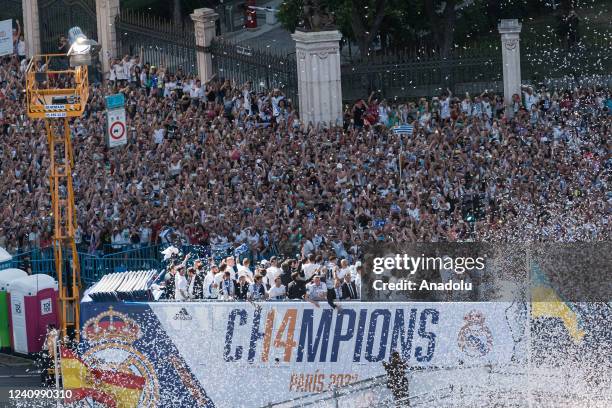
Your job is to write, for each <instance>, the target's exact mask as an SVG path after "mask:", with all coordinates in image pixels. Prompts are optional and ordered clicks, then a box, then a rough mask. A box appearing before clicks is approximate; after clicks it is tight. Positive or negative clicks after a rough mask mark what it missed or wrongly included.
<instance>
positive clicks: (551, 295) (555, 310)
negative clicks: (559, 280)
mask: <svg viewBox="0 0 612 408" xmlns="http://www.w3.org/2000/svg"><path fill="white" fill-rule="evenodd" d="M531 317H533V318H538V317H543V318H551V317H552V318H558V319H561V321H562V322H563V325H564V326H565V329H566V330H567V332H568V333H569V335H570V336H571V338H572V339H573V340H574V342H575V343H578V342H580V341H581V340H582V338H583V337H584V331H583V330H582V329H581V327H580V318H579V315H578V313H577V312H576V311H575V307H574V306H573V305H572V304H571V302H567V301H565V300H564V299H563V298H562V297H561V295H559V294H558V293H557V292H556V291H555V289H554V288H553V287H552V285H551V284H550V282H549V281H548V279H547V278H546V276H544V274H543V273H542V271H541V269H540V267H539V266H538V265H534V266H533V268H532V270H531Z"/></svg>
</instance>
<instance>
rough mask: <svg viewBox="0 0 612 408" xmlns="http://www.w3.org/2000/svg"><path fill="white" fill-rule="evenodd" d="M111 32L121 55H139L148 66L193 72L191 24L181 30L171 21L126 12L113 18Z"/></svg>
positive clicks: (193, 36)
mask: <svg viewBox="0 0 612 408" xmlns="http://www.w3.org/2000/svg"><path fill="white" fill-rule="evenodd" d="M115 29H116V35H117V44H118V49H119V53H120V54H121V55H125V54H129V55H142V58H143V59H142V61H143V62H149V63H150V64H152V65H157V66H164V67H166V68H168V69H170V70H171V71H176V70H178V69H179V68H180V69H182V70H183V71H184V72H186V73H191V74H196V73H197V64H196V61H197V60H196V44H195V34H194V28H193V22H191V21H185V22H184V23H183V26H182V27H181V26H177V25H175V24H174V23H173V22H172V21H171V20H166V19H163V18H161V17H157V16H154V15H149V14H145V13H141V12H136V11H133V10H129V9H126V10H121V13H120V14H119V15H118V16H117V18H116V20H115Z"/></svg>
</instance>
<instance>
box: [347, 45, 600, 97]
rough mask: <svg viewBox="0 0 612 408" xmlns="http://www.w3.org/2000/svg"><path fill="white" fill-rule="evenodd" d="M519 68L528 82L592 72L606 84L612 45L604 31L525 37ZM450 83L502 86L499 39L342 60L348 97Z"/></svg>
mask: <svg viewBox="0 0 612 408" xmlns="http://www.w3.org/2000/svg"><path fill="white" fill-rule="evenodd" d="M521 71H522V77H523V81H524V82H526V83H545V84H547V85H555V84H557V85H563V84H569V83H576V82H580V81H578V79H579V78H589V81H590V83H592V82H595V83H598V82H597V81H599V83H598V84H599V85H606V84H607V83H608V82H607V81H609V79H606V78H608V77H607V76H606V75H608V76H609V74H610V72H612V48H610V46H609V45H607V44H606V41H605V37H604V38H600V39H595V40H592V41H591V40H589V42H586V43H579V44H575V45H573V46H571V47H568V46H566V45H565V44H563V43H562V42H561V41H557V40H555V39H550V40H549V41H521ZM568 78H569V79H571V80H568ZM602 81H603V82H602ZM446 88H450V89H451V90H452V91H454V93H455V94H462V93H464V92H470V93H481V92H482V91H484V90H485V89H487V90H490V91H494V92H502V91H503V78H502V57H501V49H500V45H494V44H486V43H484V44H481V45H479V46H475V47H472V48H458V49H456V50H455V51H454V52H453V53H452V55H451V56H450V57H448V58H442V57H440V56H439V55H436V54H435V53H431V52H429V53H424V52H420V51H418V50H416V51H412V52H405V53H398V54H392V55H374V56H369V57H366V58H361V59H357V60H351V61H349V62H347V63H345V64H344V65H343V66H342V94H343V99H344V100H345V101H354V100H356V99H359V98H363V97H364V96H367V95H369V94H370V92H373V91H374V92H377V93H379V94H380V95H382V96H383V97H385V98H387V99H390V100H404V99H407V98H414V97H419V96H432V95H437V94H439V93H440V92H442V91H443V90H445V89H446Z"/></svg>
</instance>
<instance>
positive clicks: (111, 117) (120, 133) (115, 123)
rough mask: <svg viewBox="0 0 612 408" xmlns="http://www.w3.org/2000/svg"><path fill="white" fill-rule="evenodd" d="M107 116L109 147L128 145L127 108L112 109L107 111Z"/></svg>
mask: <svg viewBox="0 0 612 408" xmlns="http://www.w3.org/2000/svg"><path fill="white" fill-rule="evenodd" d="M106 116H107V137H108V147H116V146H123V145H125V144H127V127H126V121H125V108H117V109H110V110H108V111H107V114H106Z"/></svg>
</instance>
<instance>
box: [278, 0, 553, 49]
mask: <svg viewBox="0 0 612 408" xmlns="http://www.w3.org/2000/svg"><path fill="white" fill-rule="evenodd" d="M303 1H304V0H284V1H283V3H282V4H281V7H280V11H279V15H278V18H279V20H280V22H281V24H282V25H283V27H284V28H285V29H287V30H289V31H291V32H293V31H295V29H296V28H297V27H298V26H299V22H300V15H301V10H302V7H303V4H304V3H303ZM320 4H321V5H322V6H323V7H326V8H327V9H328V11H329V12H331V13H333V15H334V16H335V19H336V24H337V26H338V29H339V30H340V31H341V32H342V35H343V36H344V37H345V38H347V39H349V40H351V41H352V42H354V43H356V44H357V45H358V46H359V49H360V51H361V53H362V55H366V54H369V53H371V52H372V51H373V48H374V47H373V45H372V44H373V43H374V42H376V43H377V42H378V39H380V44H381V47H382V48H383V49H391V50H398V49H404V48H413V49H414V48H425V49H429V50H432V49H435V50H437V51H438V52H440V53H441V54H443V55H448V54H449V53H450V52H452V49H453V48H454V47H457V46H462V45H464V44H466V43H469V42H471V41H473V39H474V38H475V37H477V36H481V35H486V34H490V33H492V32H494V30H496V27H497V23H498V21H499V19H501V18H510V17H511V18H525V17H527V16H536V15H539V14H541V13H542V12H544V11H545V4H546V3H545V0H535V1H528V0H505V1H499V0H320Z"/></svg>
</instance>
